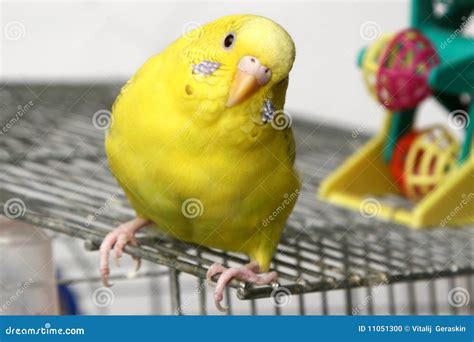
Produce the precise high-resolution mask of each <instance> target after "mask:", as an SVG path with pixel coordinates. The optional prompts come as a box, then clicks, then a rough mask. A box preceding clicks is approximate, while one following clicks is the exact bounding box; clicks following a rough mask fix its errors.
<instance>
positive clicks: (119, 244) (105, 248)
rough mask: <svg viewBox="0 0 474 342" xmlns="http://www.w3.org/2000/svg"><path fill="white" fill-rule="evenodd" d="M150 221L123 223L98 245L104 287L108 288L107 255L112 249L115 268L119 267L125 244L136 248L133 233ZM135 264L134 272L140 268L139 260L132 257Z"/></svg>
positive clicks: (140, 220) (136, 219)
mask: <svg viewBox="0 0 474 342" xmlns="http://www.w3.org/2000/svg"><path fill="white" fill-rule="evenodd" d="M149 223H150V221H148V220H145V219H142V218H139V217H137V218H134V219H133V220H130V221H128V222H125V223H123V224H121V225H120V226H118V227H117V228H115V229H114V230H112V231H111V232H110V233H108V234H107V235H106V237H105V238H104V240H103V241H102V244H101V245H100V275H101V277H102V283H103V284H104V286H106V287H109V286H110V284H109V274H110V268H109V255H110V252H111V251H112V249H113V250H114V252H115V255H114V259H115V264H116V265H117V267H120V258H121V257H122V254H123V249H124V248H125V245H126V244H127V243H130V244H131V245H132V246H138V242H137V239H136V238H135V233H136V232H137V231H138V230H139V229H140V228H143V227H144V226H146V225H147V224H149ZM133 260H135V262H136V271H138V269H139V268H140V265H141V260H140V258H136V257H133Z"/></svg>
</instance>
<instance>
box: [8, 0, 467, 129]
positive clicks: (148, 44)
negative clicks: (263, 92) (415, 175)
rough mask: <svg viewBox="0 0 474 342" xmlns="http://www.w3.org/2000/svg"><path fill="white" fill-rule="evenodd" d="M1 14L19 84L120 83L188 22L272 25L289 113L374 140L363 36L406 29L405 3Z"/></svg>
mask: <svg viewBox="0 0 474 342" xmlns="http://www.w3.org/2000/svg"><path fill="white" fill-rule="evenodd" d="M1 8H2V14H1V20H2V25H1V27H2V31H4V32H3V34H2V35H1V39H2V40H1V47H2V51H1V58H2V59H1V63H0V67H1V68H0V77H1V79H2V80H3V81H5V80H8V81H15V80H16V81H22V82H24V81H44V80H47V81H68V82H73V81H86V82H91V81H92V82H95V81H111V80H112V81H117V80H119V81H125V80H126V79H128V78H130V77H131V76H132V75H133V73H134V72H135V71H136V70H137V69H138V67H139V66H140V65H141V64H142V63H143V62H144V61H145V60H146V59H147V58H148V57H149V56H151V55H153V54H155V53H158V52H160V51H161V50H162V49H163V48H164V47H166V46H167V45H168V44H169V43H170V42H172V41H173V40H174V39H176V38H177V37H178V36H180V35H181V34H182V32H183V30H186V28H187V27H189V25H193V23H196V22H197V23H201V24H204V23H206V22H208V21H211V20H213V19H215V18H218V17H220V16H222V15H226V14H235V13H254V14H260V15H263V16H266V17H269V18H271V19H273V20H275V21H277V22H279V23H280V24H281V25H282V26H284V27H285V28H286V29H287V30H288V31H289V32H290V34H291V35H292V37H293V39H294V40H295V42H296V47H297V59H296V63H295V66H294V69H293V71H292V74H291V82H290V88H289V92H288V101H287V109H288V110H289V111H290V113H291V114H292V115H293V116H299V115H301V116H305V117H308V118H311V119H316V120H320V121H325V122H326V121H329V122H332V123H337V124H342V125H345V126H347V127H348V128H349V129H356V130H358V131H362V130H366V129H367V130H372V131H374V130H375V129H377V128H378V127H380V125H381V122H382V117H383V115H382V113H381V111H380V109H379V108H378V106H377V104H376V103H375V102H374V101H373V100H372V99H371V98H370V97H369V96H368V95H367V92H366V91H365V88H364V85H363V83H362V80H361V73H360V71H359V70H358V69H357V67H356V56H357V54H358V51H359V50H360V48H361V47H363V46H365V45H367V44H370V43H371V42H372V41H371V40H367V39H364V37H363V36H364V35H363V34H361V29H363V27H365V26H364V25H366V26H367V25H369V26H372V27H375V29H376V31H377V32H376V35H379V34H383V33H389V32H393V31H397V30H400V29H402V28H405V27H407V25H408V20H409V2H408V1H277V2H275V1H239V2H237V1H235V2H234V1H233V2H223V1H218V2H197V1H192V2H183V1H174V2H166V1H156V2H151V1H145V2H135V1H118V2H117V1H114V2H111V1H72V2H67V3H64V2H59V1H52V2H45V1H35V2H23V1H11V2H7V1H3V2H2V6H1ZM12 22H18V23H20V25H18V27H19V29H20V34H19V36H20V38H19V39H18V40H9V39H6V37H5V35H6V30H7V25H8V24H9V23H12ZM368 22H373V23H369V24H368ZM9 28H10V29H11V28H12V27H11V26H10V27H9ZM471 28H472V27H471ZM469 31H472V30H469ZM373 33H374V32H369V31H367V32H366V36H367V37H370V34H373ZM10 34H11V33H10ZM15 34H18V33H15ZM372 37H374V35H372ZM428 102H429V101H428ZM425 107H426V106H425ZM424 112H425V114H424V115H423V120H428V121H439V120H446V116H445V115H444V114H441V112H442V111H441V110H440V108H439V107H438V106H437V105H436V104H434V103H433V104H428V106H427V108H425V109H424Z"/></svg>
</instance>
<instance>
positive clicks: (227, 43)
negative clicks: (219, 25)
mask: <svg viewBox="0 0 474 342" xmlns="http://www.w3.org/2000/svg"><path fill="white" fill-rule="evenodd" d="M234 42H235V35H234V34H233V33H229V34H228V35H227V36H225V38H224V42H223V44H222V45H223V46H224V49H226V50H228V49H230V48H231V47H232V46H233V45H234Z"/></svg>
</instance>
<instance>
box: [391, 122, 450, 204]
mask: <svg viewBox="0 0 474 342" xmlns="http://www.w3.org/2000/svg"><path fill="white" fill-rule="evenodd" d="M458 153H459V145H458V143H457V141H456V139H455V138H454V137H453V136H452V135H451V133H450V132H449V131H448V130H447V129H446V128H444V127H441V126H436V127H433V128H428V129H425V130H422V131H411V132H408V133H406V134H405V135H403V136H402V137H401V138H400V139H399V140H398V142H397V148H396V149H395V152H394V154H393V159H392V162H391V164H390V169H391V172H392V176H393V178H394V180H395V182H396V183H397V185H398V186H399V187H400V191H401V192H402V193H403V194H404V195H405V196H406V197H408V198H410V199H411V200H413V201H418V200H421V199H423V198H424V196H426V195H427V194H429V193H430V192H431V191H432V190H433V189H434V188H435V187H436V186H437V185H439V184H441V182H442V181H443V180H444V179H445V177H446V176H447V175H448V174H449V172H450V171H451V170H453V169H454V167H455V166H456V158H457V155H458Z"/></svg>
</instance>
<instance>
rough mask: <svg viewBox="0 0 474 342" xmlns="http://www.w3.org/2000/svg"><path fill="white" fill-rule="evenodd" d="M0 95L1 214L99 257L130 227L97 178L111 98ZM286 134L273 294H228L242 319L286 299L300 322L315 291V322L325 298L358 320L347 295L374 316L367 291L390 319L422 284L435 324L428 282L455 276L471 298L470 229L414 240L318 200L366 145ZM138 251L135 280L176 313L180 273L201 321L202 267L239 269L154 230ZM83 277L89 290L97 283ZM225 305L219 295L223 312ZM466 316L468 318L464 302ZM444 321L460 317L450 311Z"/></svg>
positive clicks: (27, 88) (120, 203) (235, 260)
mask: <svg viewBox="0 0 474 342" xmlns="http://www.w3.org/2000/svg"><path fill="white" fill-rule="evenodd" d="M0 89H1V90H0V100H1V101H0V103H1V108H0V110H1V116H0V119H1V123H2V127H3V131H2V136H1V138H0V189H1V192H0V203H1V204H2V207H3V209H4V211H5V212H6V211H8V210H10V209H11V208H9V207H8V204H9V203H11V202H12V200H17V201H19V203H21V207H20V209H19V211H15V212H14V213H13V215H14V216H17V217H18V218H19V219H22V220H24V221H27V222H30V223H32V224H35V225H37V226H40V227H42V228H46V229H49V230H52V231H54V232H57V233H62V234H67V235H69V236H70V237H73V238H76V239H82V240H84V241H85V247H86V249H88V250H97V248H98V246H99V245H100V243H101V241H102V239H103V237H104V236H105V235H106V234H107V233H108V232H109V231H110V229H112V228H113V227H115V226H117V225H118V224H119V223H122V222H124V221H126V220H129V219H130V218H132V217H133V216H134V212H133V210H132V209H131V208H130V207H129V206H128V204H127V200H126V198H125V196H124V194H123V192H122V190H121V189H120V188H119V187H118V185H117V183H116V182H115V180H114V178H113V177H112V175H111V174H110V172H109V170H108V168H107V161H106V158H105V154H104V148H103V140H104V132H105V130H104V128H105V127H102V126H101V124H100V122H98V121H97V120H93V116H94V114H97V113H104V112H105V113H106V110H107V109H108V108H110V105H111V103H112V101H113V99H114V98H115V96H116V94H117V92H118V91H119V87H118V86H116V85H111V84H106V85H88V86H86V85H82V86H81V85H74V86H72V85H70V86H66V85H62V86H57V85H54V86H51V85H40V84H38V85H3V86H1V88H0ZM293 127H294V130H295V137H296V140H297V146H298V153H297V167H298V169H299V171H300V172H301V175H302V178H303V187H302V190H301V194H300V198H299V199H298V202H297V205H296V207H295V210H294V212H293V213H292V215H291V217H290V219H289V221H288V223H287V227H286V229H285V232H284V235H283V238H282V240H281V242H280V245H279V246H278V250H277V253H276V255H275V256H274V259H273V262H272V269H274V270H277V271H278V272H279V285H275V284H274V285H272V286H252V285H250V284H245V283H242V282H239V281H235V280H234V281H232V282H231V283H230V285H229V287H230V288H231V289H234V290H235V291H236V294H237V297H238V298H239V299H241V300H248V299H249V300H250V310H251V311H250V312H251V313H256V306H257V304H256V303H257V302H258V301H257V300H256V299H258V298H264V297H272V298H277V299H275V300H273V302H272V303H273V304H274V305H273V307H274V310H275V313H276V314H279V313H281V306H282V305H281V303H285V300H284V299H283V298H284V297H286V296H292V295H298V296H297V298H298V308H299V309H298V313H301V314H303V313H308V312H307V310H306V309H305V308H306V307H307V306H308V305H307V304H306V303H305V298H307V296H306V295H303V294H305V293H310V292H319V293H321V294H322V296H321V298H320V302H319V304H320V306H321V308H322V310H321V313H323V314H326V313H329V311H330V309H329V307H330V306H331V303H328V298H329V297H328V293H329V292H332V291H331V290H344V291H343V292H344V299H345V312H346V313H347V314H357V313H360V312H359V311H358V308H359V309H360V303H359V302H357V301H356V300H354V298H353V297H354V293H356V292H355V291H354V290H353V289H354V288H358V287H363V289H364V291H366V296H365V297H364V298H365V299H367V298H369V300H367V301H368V303H366V304H364V305H363V307H364V311H365V312H367V313H373V312H374V307H373V306H374V304H373V302H372V300H371V299H372V296H373V289H374V287H377V286H379V287H380V286H384V287H385V290H384V296H385V297H386V299H387V300H386V301H387V303H386V304H387V307H388V308H389V313H396V312H395V311H396V310H395V307H396V302H397V301H398V300H399V299H398V297H397V295H396V291H395V287H394V286H392V284H395V283H399V282H405V283H407V284H408V288H407V291H406V292H404V293H403V294H402V296H406V297H407V305H408V309H407V310H408V311H406V310H405V311H403V312H404V313H416V311H417V308H416V302H417V298H418V296H417V291H419V290H417V289H416V287H415V282H416V281H425V282H426V284H427V286H428V287H427V292H428V295H427V297H428V298H429V302H430V304H428V306H429V311H430V312H432V313H436V312H437V311H439V310H438V309H437V307H436V305H437V304H436V301H437V299H436V298H437V294H436V291H437V290H436V279H439V278H443V277H448V278H449V279H450V280H449V281H450V282H451V283H450V285H449V286H450V287H451V288H454V287H455V285H456V283H455V282H456V281H457V280H456V279H458V278H455V277H462V279H463V280H464V281H465V282H466V284H465V285H464V286H465V287H467V288H468V291H472V289H473V288H474V285H473V282H472V274H473V271H474V243H473V233H474V229H473V228H472V227H463V228H458V229H452V228H438V229H431V230H422V231H414V230H409V229H407V228H405V227H402V226H399V225H396V224H393V223H390V222H383V221H379V220H377V219H375V218H373V217H371V216H372V215H370V213H369V214H367V213H365V212H364V211H361V212H360V213H357V212H350V211H347V210H343V209H339V208H336V207H334V206H332V205H329V204H327V203H324V202H321V201H319V200H318V199H317V197H316V192H317V189H318V185H319V182H320V181H321V180H322V179H323V178H324V177H325V176H327V174H328V173H329V172H330V171H331V170H333V169H334V168H335V167H336V166H338V165H339V164H340V163H341V162H342V161H343V160H344V159H345V158H347V157H348V156H349V155H350V154H352V153H354V152H355V151H357V149H358V148H360V147H361V146H362V144H363V143H364V142H365V141H366V139H367V137H366V136H365V135H364V134H360V133H361V132H360V131H361V130H360V129H358V130H355V131H353V132H350V131H345V130H341V129H337V128H334V127H330V126H326V125H321V124H318V123H315V122H314V123H313V122H303V121H297V120H295V121H294V122H293ZM380 200H382V199H380ZM377 201H378V200H375V202H374V203H375V204H376V203H377ZM403 205H406V204H403ZM375 209H377V208H375ZM10 214H11V213H10ZM139 242H140V246H139V247H133V246H127V247H126V249H125V252H126V253H128V254H131V255H134V256H137V257H141V258H142V259H144V260H148V261H150V262H152V263H155V264H159V265H162V266H165V268H164V269H160V270H159V271H152V272H143V273H142V274H141V276H143V277H161V276H165V277H169V291H170V295H171V296H170V298H171V308H172V310H173V312H174V313H183V312H182V307H183V298H182V295H181V293H180V286H181V284H180V275H181V274H183V273H184V274H189V275H192V276H195V277H198V280H197V281H198V287H197V290H196V291H194V292H195V293H194V294H195V295H196V296H197V297H198V299H199V307H200V311H199V313H206V312H207V311H206V291H200V290H199V289H201V288H202V287H204V286H205V281H204V280H203V279H204V278H205V275H206V271H207V268H208V267H209V266H210V265H211V264H212V263H214V262H215V261H218V262H222V263H224V264H225V265H230V266H233V265H241V264H244V263H247V262H248V260H247V258H246V257H244V256H242V255H240V254H237V253H226V252H223V251H219V250H215V249H210V248H206V247H202V246H196V245H192V244H189V243H184V242H181V241H176V240H173V239H170V238H169V237H167V236H165V235H162V234H160V233H159V232H158V231H157V230H154V229H148V230H146V231H145V234H143V235H141V236H140V238H139ZM91 272H92V271H91ZM95 272H97V270H95ZM95 274H97V273H95ZM120 277H121V276H116V279H120ZM86 278H88V279H89V281H94V282H97V281H98V278H97V277H96V276H95V275H89V276H88V277H86ZM122 278H127V277H126V276H122ZM75 281H76V282H77V281H79V282H80V279H79V280H78V279H76V280H75ZM69 282H70V283H72V282H74V280H70V281H69ZM230 295H232V293H231V291H230V290H229V289H228V290H227V298H228V299H227V301H228V303H229V302H230V300H229V296H230ZM267 303H268V302H267ZM465 309H466V310H468V311H469V312H471V313H472V312H474V305H473V303H472V301H469V299H468V303H467V304H466V308H465ZM450 310H451V311H453V310H454V311H455V312H458V311H459V310H458V309H457V308H456V306H454V309H453V307H451V308H450Z"/></svg>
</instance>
